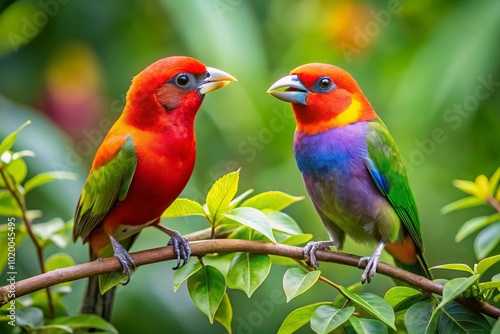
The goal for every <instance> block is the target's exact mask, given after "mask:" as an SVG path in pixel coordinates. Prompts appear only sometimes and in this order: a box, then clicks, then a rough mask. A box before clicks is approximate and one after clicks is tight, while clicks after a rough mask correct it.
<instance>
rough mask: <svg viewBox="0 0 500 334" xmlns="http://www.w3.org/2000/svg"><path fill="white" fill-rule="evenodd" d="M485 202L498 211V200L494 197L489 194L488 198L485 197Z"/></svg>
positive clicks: (499, 210) (499, 208) (499, 207)
mask: <svg viewBox="0 0 500 334" xmlns="http://www.w3.org/2000/svg"><path fill="white" fill-rule="evenodd" d="M486 203H488V204H489V205H491V207H492V208H493V209H495V210H497V211H498V212H500V202H498V201H497V199H496V198H495V197H493V196H491V195H489V196H488V198H486Z"/></svg>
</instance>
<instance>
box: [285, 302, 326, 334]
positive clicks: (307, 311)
mask: <svg viewBox="0 0 500 334" xmlns="http://www.w3.org/2000/svg"><path fill="white" fill-rule="evenodd" d="M322 305H331V303H329V302H320V303H315V304H311V305H306V306H302V307H299V308H298V309H296V310H294V311H292V312H291V313H290V314H289V315H288V316H287V317H286V318H285V320H284V321H283V323H282V324H281V326H280V328H279V330H278V334H289V333H294V332H295V331H296V330H298V329H299V328H301V327H302V326H304V325H305V324H307V323H308V322H309V320H310V319H311V317H312V315H313V313H314V311H316V309H317V308H318V307H320V306H322Z"/></svg>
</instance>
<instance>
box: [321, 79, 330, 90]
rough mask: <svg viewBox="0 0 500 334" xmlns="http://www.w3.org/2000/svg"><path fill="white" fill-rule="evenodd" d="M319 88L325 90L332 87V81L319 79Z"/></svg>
mask: <svg viewBox="0 0 500 334" xmlns="http://www.w3.org/2000/svg"><path fill="white" fill-rule="evenodd" d="M318 85H319V88H321V89H323V90H326V89H328V88H330V87H331V86H332V80H331V79H330V78H322V79H319V83H318Z"/></svg>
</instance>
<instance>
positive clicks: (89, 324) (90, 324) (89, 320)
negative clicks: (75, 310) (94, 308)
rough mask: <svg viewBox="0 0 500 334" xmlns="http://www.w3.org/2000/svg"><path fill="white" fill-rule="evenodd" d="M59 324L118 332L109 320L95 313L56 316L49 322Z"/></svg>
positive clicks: (74, 327) (73, 327) (72, 327)
mask: <svg viewBox="0 0 500 334" xmlns="http://www.w3.org/2000/svg"><path fill="white" fill-rule="evenodd" d="M50 323H51V324H52V325H55V324H61V325H65V326H68V327H70V328H71V329H73V330H75V329H97V330H99V331H103V332H106V333H113V334H118V330H117V329H116V328H115V327H114V326H113V325H112V324H110V323H109V322H107V321H106V320H104V319H103V318H101V317H99V316H97V315H95V314H81V315H76V316H72V317H57V318H55V319H54V320H52V321H51V322H50Z"/></svg>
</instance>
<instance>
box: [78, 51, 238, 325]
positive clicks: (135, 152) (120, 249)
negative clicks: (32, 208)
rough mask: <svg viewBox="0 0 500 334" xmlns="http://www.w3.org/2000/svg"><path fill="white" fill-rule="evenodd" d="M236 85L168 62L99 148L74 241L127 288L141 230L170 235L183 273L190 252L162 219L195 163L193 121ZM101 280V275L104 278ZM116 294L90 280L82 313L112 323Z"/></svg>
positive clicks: (148, 77)
mask: <svg viewBox="0 0 500 334" xmlns="http://www.w3.org/2000/svg"><path fill="white" fill-rule="evenodd" d="M235 80H236V79H235V78H234V77H233V76H231V75H229V74H228V73H225V72H223V71H221V70H218V69H215V68H211V67H206V66H205V65H204V64H203V63H201V62H200V61H198V60H196V59H193V58H189V57H168V58H163V59H160V60H158V61H156V62H155V63H153V64H151V65H149V66H148V67H147V68H145V69H144V70H143V71H142V72H140V73H139V74H138V75H137V76H136V77H134V79H133V81H132V85H131V86H130V89H129V90H128V93H127V98H126V104H125V108H124V110H123V113H122V114H121V116H120V118H118V120H117V121H116V123H114V125H113V126H112V128H111V129H110V130H109V133H108V134H107V135H106V137H105V138H104V140H103V142H102V144H101V146H100V147H99V149H98V150H97V153H96V155H95V157H94V161H93V163H92V168H91V170H90V173H89V175H88V177H87V181H86V182H85V186H84V188H83V191H82V194H81V196H80V199H79V201H78V206H77V208H76V212H75V219H74V222H75V223H74V230H73V240H74V241H76V240H77V239H78V237H80V238H82V240H83V242H84V243H85V242H89V244H90V253H91V258H92V259H96V258H99V257H108V256H112V255H114V256H115V257H116V258H117V259H118V260H119V261H120V263H121V265H122V266H123V272H124V273H125V274H126V275H127V278H126V280H125V282H124V283H123V284H127V283H128V281H129V279H130V275H131V272H132V271H133V270H134V269H135V264H134V261H133V260H132V257H131V256H130V255H129V253H128V252H127V250H128V249H130V247H131V246H132V243H133V242H134V240H135V239H136V237H137V236H138V235H139V232H140V231H141V230H142V229H143V228H145V227H148V226H153V227H156V228H157V229H159V230H162V231H163V232H165V233H167V234H168V235H169V236H170V238H171V239H170V241H169V244H171V245H173V247H174V250H175V253H176V255H177V266H176V267H175V268H174V269H177V268H179V266H180V261H181V259H182V260H183V265H184V264H185V263H186V262H187V261H188V260H189V256H190V254H191V249H190V247H189V244H188V242H187V240H186V239H185V238H183V237H182V236H181V235H180V234H179V233H178V232H176V231H174V230H171V229H169V228H167V227H164V226H162V225H160V216H161V214H162V213H163V212H164V211H165V210H166V209H167V207H168V206H169V205H170V204H171V203H172V202H173V201H174V200H175V199H176V198H177V196H178V195H179V194H180V193H181V191H182V190H183V189H184V187H185V185H186V183H187V182H188V180H189V178H190V176H191V173H192V172H193V167H194V163H195V156H196V143H195V133H194V119H195V116H196V113H197V112H198V109H199V108H200V106H201V103H202V102H203V98H204V97H205V94H207V93H209V92H211V91H214V90H216V89H219V88H221V87H224V86H226V85H227V84H229V83H230V82H231V81H235ZM101 277H102V276H101ZM113 294H114V291H109V292H107V293H106V294H105V296H104V297H103V296H101V295H100V294H99V287H98V281H97V279H96V278H95V277H94V278H92V277H91V278H90V281H89V285H88V287H87V291H86V298H85V300H84V303H83V307H82V313H96V314H100V315H102V316H103V317H104V318H106V319H109V317H110V312H111V305H112V299H113Z"/></svg>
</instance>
